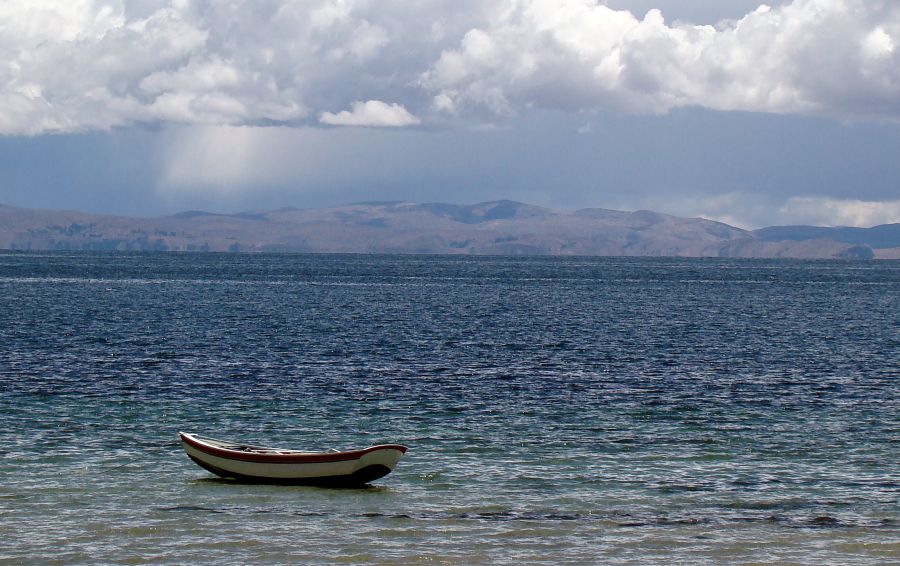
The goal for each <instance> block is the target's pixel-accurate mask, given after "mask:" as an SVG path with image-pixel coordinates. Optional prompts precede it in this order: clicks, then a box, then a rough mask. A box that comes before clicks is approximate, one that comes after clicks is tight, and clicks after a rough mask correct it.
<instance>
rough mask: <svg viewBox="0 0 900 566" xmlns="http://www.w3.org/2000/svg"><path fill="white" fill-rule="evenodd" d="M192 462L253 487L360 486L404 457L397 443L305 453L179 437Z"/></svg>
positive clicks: (386, 470)
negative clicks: (345, 450)
mask: <svg viewBox="0 0 900 566" xmlns="http://www.w3.org/2000/svg"><path fill="white" fill-rule="evenodd" d="M180 436H181V444H182V446H183V447H184V450H185V452H186V453H187V455H188V457H190V459H191V460H193V461H194V462H196V463H197V464H198V465H200V466H201V467H203V468H205V469H206V470H208V471H210V472H212V473H214V474H216V475H218V476H221V477H226V478H233V479H237V480H241V481H249V482H255V483H289V484H307V485H326V486H360V485H365V484H367V483H369V482H371V481H373V480H376V479H378V478H380V477H383V476H385V475H387V474H389V473H390V472H391V471H392V470H393V469H394V467H395V466H396V465H397V462H398V461H399V460H400V458H401V457H402V456H403V454H404V453H405V452H406V447H405V446H402V445H399V444H386V445H380V446H372V447H369V448H366V449H363V450H355V451H349V452H325V453H307V452H299V451H294V450H277V449H272V448H262V447H253V446H239V445H236V444H232V443H227V442H223V441H216V440H214V439H206V438H203V437H198V436H196V435H193V434H188V433H180Z"/></svg>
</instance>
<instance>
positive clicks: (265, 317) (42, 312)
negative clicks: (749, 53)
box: [0, 253, 900, 564]
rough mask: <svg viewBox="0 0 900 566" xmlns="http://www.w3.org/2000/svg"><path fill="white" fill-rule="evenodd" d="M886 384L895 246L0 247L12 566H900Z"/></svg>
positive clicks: (899, 493) (896, 280) (3, 550)
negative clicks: (284, 482)
mask: <svg viewBox="0 0 900 566" xmlns="http://www.w3.org/2000/svg"><path fill="white" fill-rule="evenodd" d="M898 379H900V262H859V263H855V262H799V261H747V260H743V261H738V260H680V259H678V260H676V259H624V258H597V259H584V258H580V259H560V258H525V259H522V258H477V257H476V258H471V257H462V258H459V257H417V256H357V255H333V256H330V255H278V254H273V255H217V254H183V255H182V254H76V253H73V254H15V253H5V254H0V393H2V398H0V457H2V460H0V561H4V560H9V561H11V562H15V563H19V562H27V561H33V562H35V563H47V562H57V563H73V562H95V561H98V560H99V561H104V562H128V563H141V562H153V563H158V562H170V563H186V562H190V561H195V560H207V561H209V560H213V561H216V562H222V563H235V564H238V563H240V564H243V563H249V562H282V563H298V562H321V561H342V562H350V563H354V562H361V563H364V562H387V563H390V562H396V563H409V562H411V561H413V562H416V561H420V562H428V561H432V562H450V563H459V562H463V563H477V562H501V563H517V562H523V561H526V562H548V563H558V562H584V561H601V562H608V563H623V564H625V563H635V564H641V563H648V562H659V563H677V562H683V563H704V562H707V563H728V562H747V561H752V562H775V561H786V562H794V563H822V562H826V563H828V562H831V563H859V564H870V563H878V562H891V561H900V391H898ZM178 430H187V431H193V432H198V433H201V434H207V435H212V436H217V437H225V438H234V439H241V440H245V441H255V442H258V443H264V444H274V445H284V446H289V447H295V448H302V449H309V450H319V449H323V450H324V449H328V448H331V447H336V448H354V447H357V448H358V447H363V446H367V445H370V444H376V443H382V442H400V443H404V444H407V445H408V446H409V447H410V451H409V453H408V454H407V456H406V457H405V458H404V459H403V460H401V462H400V465H399V466H398V468H397V469H396V470H395V472H394V473H392V474H391V475H389V476H387V477H386V478H384V479H382V480H379V481H378V482H376V483H377V487H376V488H373V489H369V490H362V491H341V490H326V489H316V488H306V487H278V486H248V485H241V484H234V483H232V482H228V481H223V480H217V479H213V478H212V477H211V476H210V475H209V474H208V473H206V472H205V471H203V470H201V469H200V468H198V467H196V466H195V465H194V464H193V463H191V462H190V461H189V460H188V459H187V458H186V457H185V456H184V454H183V452H182V451H181V449H180V447H179V445H178V442H177V435H176V433H177V431H178Z"/></svg>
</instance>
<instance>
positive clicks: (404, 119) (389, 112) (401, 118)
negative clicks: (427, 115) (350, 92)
mask: <svg viewBox="0 0 900 566" xmlns="http://www.w3.org/2000/svg"><path fill="white" fill-rule="evenodd" d="M319 122H321V123H323V124H328V125H329V126H370V127H383V128H400V127H403V126H412V125H415V124H418V123H420V120H419V119H418V118H416V117H415V116H413V115H412V114H410V113H409V112H408V111H407V110H406V108H404V107H403V106H401V105H399V104H387V103H384V102H381V101H380V100H369V101H367V102H359V101H357V102H354V103H353V109H352V110H349V111H348V110H343V111H341V112H338V113H337V114H332V113H331V112H323V113H322V114H321V115H320V116H319Z"/></svg>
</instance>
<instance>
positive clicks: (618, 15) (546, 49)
mask: <svg viewBox="0 0 900 566" xmlns="http://www.w3.org/2000/svg"><path fill="white" fill-rule="evenodd" d="M897 38H900V6H898V5H895V4H893V3H887V2H881V1H877V0H871V1H864V0H795V1H794V2H792V3H790V4H786V5H783V6H781V7H778V8H771V7H769V6H765V5H763V6H760V7H759V8H757V9H756V10H754V11H753V12H751V13H749V14H746V15H745V16H743V17H742V18H740V19H738V20H734V21H724V22H720V23H719V25H718V26H711V25H691V24H685V23H676V24H668V23H667V22H666V20H665V19H664V17H663V14H662V13H661V12H660V11H659V10H650V11H649V12H647V14H646V15H645V16H644V17H643V18H638V17H636V16H634V15H633V14H631V13H630V12H627V11H617V10H613V9H610V8H609V7H607V6H605V5H602V4H597V3H595V2H591V1H589V0H582V1H572V2H559V1H552V0H535V1H533V2H528V3H512V5H511V7H510V9H509V10H508V11H507V12H506V14H504V16H503V17H502V18H500V19H498V20H496V21H493V22H490V23H489V25H486V26H483V27H479V28H474V29H472V30H470V31H469V32H467V33H466V35H465V36H464V37H463V38H462V40H461V41H460V43H459V45H458V46H457V47H456V48H454V49H450V50H445V51H444V52H443V53H442V54H441V56H440V58H439V59H438V60H437V61H436V63H435V64H434V65H433V66H432V67H431V68H430V69H429V70H428V71H426V72H425V73H423V74H422V76H421V78H420V81H421V83H420V84H421V85H422V86H423V87H424V88H426V89H428V90H430V91H432V92H433V93H434V96H435V100H436V101H437V99H438V97H440V105H439V106H440V107H443V108H454V109H456V111H459V109H460V108H464V107H469V108H485V109H488V110H490V111H491V112H494V113H509V112H515V111H519V110H521V109H523V108H528V107H529V106H532V105H539V106H543V107H555V108H560V109H563V110H568V111H578V110H584V109H591V108H614V109H620V110H625V111H630V112H641V113H656V114H661V113H665V112H668V111H670V110H672V109H673V108H679V107H687V106H700V107H705V108H710V109H715V110H726V111H728V110H740V111H756V112H773V113H796V114H809V115H823V116H830V117H835V118H840V119H860V118H867V119H885V120H892V121H897V120H898V119H900V54H898V52H897V51H896V49H895V42H896V40H897Z"/></svg>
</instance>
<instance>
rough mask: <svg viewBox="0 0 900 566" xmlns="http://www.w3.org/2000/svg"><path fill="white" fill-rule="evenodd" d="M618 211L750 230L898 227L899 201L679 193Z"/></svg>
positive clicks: (625, 205)
mask: <svg viewBox="0 0 900 566" xmlns="http://www.w3.org/2000/svg"><path fill="white" fill-rule="evenodd" d="M620 208H623V209H629V210H633V209H637V208H648V209H652V210H659V211H665V212H667V213H669V214H675V215H677V216H685V217H700V218H706V219H708V220H716V221H718V222H724V223H726V224H730V225H732V226H738V227H740V228H746V229H749V230H752V229H754V228H761V227H764V226H772V225H812V226H856V227H861V228H868V227H871V226H876V225H879V224H893V223H900V200H883V201H875V200H872V201H864V200H859V199H846V198H834V197H826V196H804V197H790V198H787V199H785V200H782V199H776V198H774V197H771V196H766V195H764V194H753V193H747V192H730V193H721V194H690V193H682V194H679V195H678V196H677V198H673V197H672V196H667V195H654V196H651V197H645V198H639V199H636V200H632V201H623V202H622V204H621V206H620Z"/></svg>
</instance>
